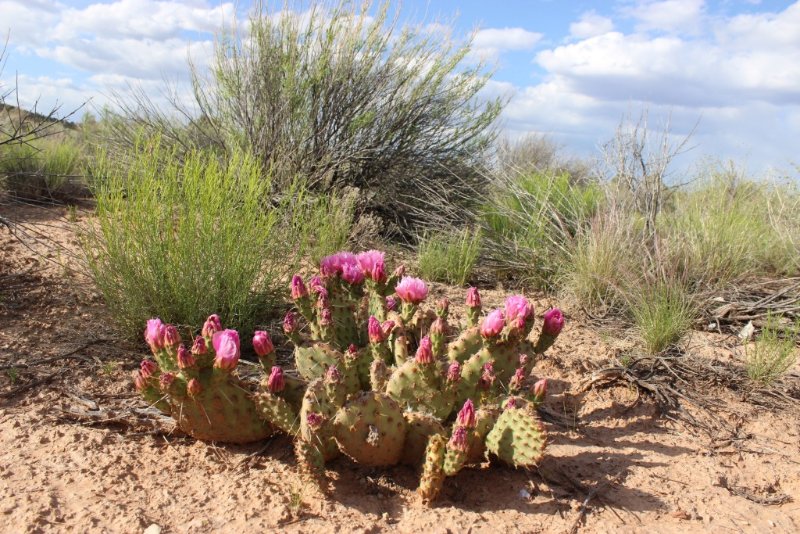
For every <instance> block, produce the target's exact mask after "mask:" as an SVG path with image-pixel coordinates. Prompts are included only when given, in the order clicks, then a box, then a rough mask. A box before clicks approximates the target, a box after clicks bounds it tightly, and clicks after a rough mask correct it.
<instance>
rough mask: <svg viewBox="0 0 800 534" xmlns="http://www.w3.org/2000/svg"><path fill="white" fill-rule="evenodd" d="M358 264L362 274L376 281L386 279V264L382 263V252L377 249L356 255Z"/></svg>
mask: <svg viewBox="0 0 800 534" xmlns="http://www.w3.org/2000/svg"><path fill="white" fill-rule="evenodd" d="M356 260H358V264H359V265H360V266H361V270H362V271H364V274H365V275H366V276H367V277H369V278H371V279H372V280H375V281H376V282H385V281H386V265H385V263H384V255H383V252H381V251H379V250H368V251H367V252H362V253H361V254H359V255H357V256H356Z"/></svg>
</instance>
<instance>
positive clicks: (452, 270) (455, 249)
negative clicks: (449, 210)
mask: <svg viewBox="0 0 800 534" xmlns="http://www.w3.org/2000/svg"><path fill="white" fill-rule="evenodd" d="M480 248H481V234H480V231H479V230H472V229H469V228H464V229H462V230H460V231H457V232H455V233H429V234H428V235H426V236H424V237H422V238H421V239H420V242H419V247H418V249H417V263H418V265H419V271H420V274H421V275H422V276H423V277H424V278H427V279H429V280H434V281H437V282H447V283H450V284H456V285H464V284H465V283H466V282H467V280H469V277H470V275H471V274H472V269H473V267H474V266H475V262H476V261H477V260H478V255H479V254H480Z"/></svg>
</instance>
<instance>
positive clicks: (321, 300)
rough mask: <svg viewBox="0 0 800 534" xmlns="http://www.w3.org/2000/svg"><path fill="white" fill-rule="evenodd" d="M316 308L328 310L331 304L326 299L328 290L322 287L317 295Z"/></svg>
mask: <svg viewBox="0 0 800 534" xmlns="http://www.w3.org/2000/svg"><path fill="white" fill-rule="evenodd" d="M317 307H318V308H330V307H331V302H330V299H329V298H328V290H327V289H325V288H324V287H323V288H322V290H320V292H319V293H318V294H317Z"/></svg>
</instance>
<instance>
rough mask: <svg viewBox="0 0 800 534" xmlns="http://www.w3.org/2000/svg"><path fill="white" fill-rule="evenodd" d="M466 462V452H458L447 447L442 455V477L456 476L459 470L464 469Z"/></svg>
mask: <svg viewBox="0 0 800 534" xmlns="http://www.w3.org/2000/svg"><path fill="white" fill-rule="evenodd" d="M466 461H467V452H465V451H459V450H457V449H453V448H451V447H450V446H448V447H447V450H446V451H445V454H444V464H443V466H442V470H443V471H444V475H445V476H448V477H453V476H456V475H457V474H458V472H459V471H461V468H462V467H464V464H465V463H466Z"/></svg>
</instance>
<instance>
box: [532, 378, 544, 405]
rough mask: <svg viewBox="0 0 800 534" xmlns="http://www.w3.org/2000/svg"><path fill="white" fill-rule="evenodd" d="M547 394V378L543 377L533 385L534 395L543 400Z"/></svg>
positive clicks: (538, 399)
mask: <svg viewBox="0 0 800 534" xmlns="http://www.w3.org/2000/svg"><path fill="white" fill-rule="evenodd" d="M545 395H547V379H546V378H542V379H541V380H539V381H537V382H536V383H535V384H534V385H533V396H534V398H535V399H536V400H537V401H541V400H543V399H544V396H545Z"/></svg>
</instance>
